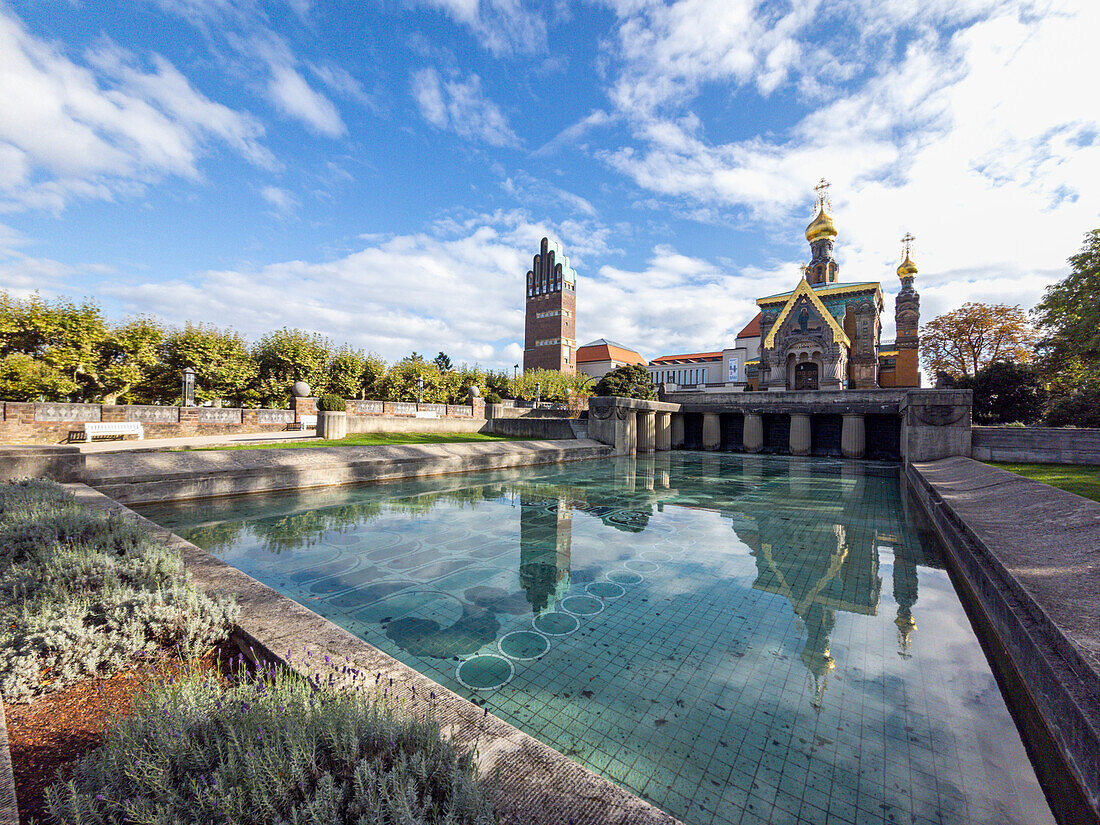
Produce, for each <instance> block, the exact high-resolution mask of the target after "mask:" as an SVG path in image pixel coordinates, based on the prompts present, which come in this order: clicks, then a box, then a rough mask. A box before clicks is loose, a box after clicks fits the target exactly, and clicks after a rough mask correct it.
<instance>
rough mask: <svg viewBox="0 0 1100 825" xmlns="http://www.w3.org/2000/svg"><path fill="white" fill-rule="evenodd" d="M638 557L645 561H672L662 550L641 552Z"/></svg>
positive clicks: (670, 556)
mask: <svg viewBox="0 0 1100 825" xmlns="http://www.w3.org/2000/svg"><path fill="white" fill-rule="evenodd" d="M639 555H640V556H641V557H642V558H643V559H645V560H646V561H672V555H671V554H670V553H667V552H666V551H664V550H643V551H642V552H641V553H640V554H639Z"/></svg>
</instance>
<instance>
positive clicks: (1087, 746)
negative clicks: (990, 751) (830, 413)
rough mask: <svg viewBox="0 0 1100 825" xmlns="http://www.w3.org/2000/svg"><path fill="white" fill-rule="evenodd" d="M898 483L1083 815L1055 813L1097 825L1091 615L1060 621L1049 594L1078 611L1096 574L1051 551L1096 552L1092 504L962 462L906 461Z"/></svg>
mask: <svg viewBox="0 0 1100 825" xmlns="http://www.w3.org/2000/svg"><path fill="white" fill-rule="evenodd" d="M905 477H906V481H907V486H908V488H909V491H910V492H911V493H912V494H913V496H914V498H915V499H916V501H917V503H918V504H919V505H920V507H921V509H922V510H923V513H924V515H925V516H926V517H927V520H928V522H929V523H930V525H931V526H932V529H933V531H934V532H935V534H936V535H937V537H938V538H939V540H940V542H941V544H942V545H943V547H944V549H945V550H946V552H947V554H948V558H949V561H950V566H951V567H952V569H953V572H954V573H956V574H957V578H958V579H959V580H960V584H962V586H964V587H965V588H966V589H967V591H968V595H969V596H970V600H971V603H972V606H973V607H974V608H975V609H976V610H977V611H978V613H979V614H980V615H981V617H982V619H984V622H985V624H986V626H987V629H988V630H989V631H991V632H992V634H993V635H994V636H995V638H996V640H997V642H998V644H999V646H1000V647H1001V648H1002V649H1003V651H1004V652H1005V654H1006V655H1007V658H1008V665H1009V667H1011V668H1012V669H1013V670H1014V671H1015V675H1016V676H1018V678H1019V681H1020V683H1021V685H1022V687H1023V688H1024V689H1025V690H1026V692H1027V699H1028V700H1029V704H1030V706H1031V707H1032V708H1033V709H1034V710H1035V711H1036V712H1037V713H1038V715H1039V717H1040V720H1041V725H1042V727H1043V728H1045V732H1046V734H1047V735H1048V736H1049V739H1050V741H1051V743H1052V745H1053V747H1054V748H1055V749H1056V750H1057V754H1056V758H1058V759H1060V761H1061V762H1062V763H1063V765H1064V767H1065V769H1066V770H1067V771H1068V773H1069V775H1070V777H1071V778H1072V783H1073V785H1075V786H1076V787H1075V790H1076V791H1077V792H1078V793H1079V794H1080V795H1081V800H1080V804H1079V805H1077V806H1074V807H1077V808H1081V807H1085V808H1087V809H1088V810H1087V811H1081V810H1078V811H1077V815H1075V814H1073V813H1067V812H1066V810H1065V809H1063V814H1065V815H1067V816H1069V818H1070V820H1069V821H1078V816H1080V815H1084V816H1087V817H1089V818H1090V820H1091V821H1092V822H1100V668H1098V664H1100V658H1098V656H1097V654H1098V650H1097V648H1096V642H1097V639H1096V637H1095V635H1093V633H1092V632H1091V631H1092V630H1093V629H1094V626H1095V622H1096V620H1097V618H1100V610H1096V609H1095V608H1094V612H1093V614H1092V615H1091V616H1090V617H1089V618H1090V619H1091V621H1085V622H1080V623H1079V622H1074V621H1067V617H1066V613H1065V612H1064V607H1065V605H1064V604H1059V603H1058V596H1057V595H1056V594H1057V590H1058V586H1059V585H1061V586H1062V587H1064V588H1066V590H1067V591H1068V592H1066V593H1065V594H1064V595H1063V598H1068V599H1070V600H1071V603H1072V604H1074V605H1077V606H1079V607H1083V606H1084V605H1085V604H1087V602H1086V601H1082V600H1079V599H1073V595H1074V591H1075V590H1077V589H1083V590H1085V591H1086V592H1087V590H1088V588H1089V586H1090V580H1091V582H1092V583H1094V582H1095V580H1096V577H1097V576H1098V575H1100V567H1098V566H1097V565H1095V564H1093V566H1092V569H1091V570H1089V569H1087V567H1088V565H1087V562H1086V563H1085V565H1084V567H1085V569H1082V564H1081V559H1080V558H1072V557H1069V556H1070V552H1069V551H1067V552H1066V553H1065V554H1064V555H1063V554H1059V553H1058V551H1057V549H1056V548H1057V547H1058V546H1059V543H1060V542H1061V544H1062V546H1063V547H1064V546H1065V541H1064V540H1065V539H1067V538H1072V539H1083V545H1084V547H1085V554H1086V556H1087V554H1088V552H1089V547H1090V545H1089V541H1090V540H1091V542H1092V543H1093V544H1092V545H1091V546H1092V548H1093V549H1092V552H1093V553H1094V554H1095V553H1096V552H1097V548H1100V504H1097V503H1096V502H1092V501H1089V500H1087V499H1082V498H1081V497H1079V496H1074V495H1073V494H1072V493H1066V492H1065V491H1062V490H1058V489H1056V488H1053V487H1050V486H1048V485H1045V484H1041V483H1039V482H1035V481H1031V480H1030V479H1026V478H1023V477H1021V476H1018V475H1015V474H1013V473H1009V472H1007V471H1005V470H1001V469H999V468H996V467H990V466H988V465H985V464H982V463H981V462H977V461H973V460H971V459H968V458H947V459H941V460H939V461H934V462H921V463H916V464H913V463H907V464H906V466H905ZM975 508H980V510H979V509H975ZM1021 524H1027V525H1028V528H1029V529H1028V531H1027V532H1026V533H1024V532H1022V531H1020V529H1019V525H1021ZM998 527H999V528H1000V530H999V531H998ZM1006 530H1007V531H1009V532H1008V533H1006V532H1005V531H1006ZM1013 534H1014V535H1015V536H1016V537H1017V538H1016V541H1015V542H1014V541H1013V540H1012V538H1011V537H1009V536H1012V535H1013ZM1075 551H1076V552H1080V551H1079V550H1076V548H1075ZM1093 592H1094V593H1095V592H1096V591H1093ZM1085 612H1086V613H1087V612H1088V611H1085ZM1090 625H1092V627H1090ZM1062 801H1063V802H1064V803H1065V804H1066V805H1067V806H1069V805H1070V804H1071V801H1070V800H1062ZM1052 804H1053V802H1052ZM1060 821H1062V820H1061V819H1060ZM1080 821H1085V820H1084V819H1082V820H1080Z"/></svg>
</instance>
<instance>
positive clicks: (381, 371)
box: [359, 352, 387, 400]
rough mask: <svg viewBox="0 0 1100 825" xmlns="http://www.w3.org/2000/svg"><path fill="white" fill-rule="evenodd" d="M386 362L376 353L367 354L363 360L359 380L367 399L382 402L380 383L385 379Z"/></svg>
mask: <svg viewBox="0 0 1100 825" xmlns="http://www.w3.org/2000/svg"><path fill="white" fill-rule="evenodd" d="M386 369H387V366H386V361H385V359H384V358H383V357H382V356H381V355H378V354H376V353H373V352H368V353H367V354H366V356H364V358H363V375H362V377H361V378H360V379H359V380H360V382H361V383H362V385H363V394H364V395H365V396H366V397H367V398H372V399H375V400H382V382H383V381H384V380H385V378H386Z"/></svg>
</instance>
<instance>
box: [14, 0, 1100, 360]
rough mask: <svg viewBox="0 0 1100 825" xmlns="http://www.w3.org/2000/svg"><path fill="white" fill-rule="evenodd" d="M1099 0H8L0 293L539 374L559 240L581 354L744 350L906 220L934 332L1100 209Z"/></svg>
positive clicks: (1039, 259) (870, 275)
mask: <svg viewBox="0 0 1100 825" xmlns="http://www.w3.org/2000/svg"><path fill="white" fill-rule="evenodd" d="M1098 40H1100V3H1098V2H1096V0H1050V1H1049V2H1048V1H1047V0H830V1H829V2H828V3H824V2H817V0H802V1H801V2H794V3H789V2H753V0H668V2H654V1H653V0H590V1H589V2H571V0H547V2H534V0H366V2H360V3H343V2H320V0H272V2H259V1H258V0H118V2H112V3H102V2H93V0H26V1H25V2H9V0H0V289H5V290H7V291H9V292H11V293H13V294H18V295H26V294H30V293H32V292H34V291H35V290H37V291H39V292H40V293H41V294H42V295H43V296H47V297H51V298H52V297H56V296H67V297H69V298H73V299H82V298H86V297H88V298H93V299H95V300H96V301H97V302H99V303H100V304H101V306H102V307H103V308H104V311H105V312H106V313H107V314H108V316H109V317H111V318H115V319H119V320H121V319H123V318H126V317H128V316H133V315H138V314H148V315H153V316H155V317H157V318H160V319H162V320H163V321H164V322H166V323H169V324H173V325H174V324H182V323H184V322H185V321H193V322H204V323H213V324H216V325H218V326H221V327H233V328H234V329H236V330H238V331H240V332H241V333H243V334H244V335H246V336H247V337H249V338H250V339H255V338H257V337H259V336H260V335H262V334H264V333H265V332H268V331H270V330H273V329H278V328H280V327H284V326H288V327H297V328H300V329H305V330H308V331H312V332H318V333H321V334H323V335H325V336H327V337H328V338H329V339H330V340H332V341H333V342H334V343H335V344H337V345H339V344H343V343H345V342H346V343H350V344H352V345H353V346H356V347H359V348H362V349H365V350H369V351H373V352H376V353H379V354H381V355H382V356H383V357H385V358H386V359H387V360H390V361H393V360H396V359H398V358H400V357H402V356H404V355H406V354H408V353H409V352H411V351H414V350H415V351H418V352H420V353H423V354H426V355H428V356H432V355H434V354H435V353H436V352H438V351H445V352H447V353H448V354H449V355H450V356H451V358H452V360H454V361H455V362H456V363H461V362H468V363H470V364H473V363H478V364H481V365H482V366H486V367H490V368H497V369H499V368H504V369H509V368H510V367H511V365H512V364H514V363H517V362H521V361H522V346H523V299H524V276H525V273H526V271H527V269H528V268H529V267H530V265H531V258H532V256H533V255H534V254H535V252H537V250H538V244H539V240H540V239H541V238H542V237H543V236H544V235H548V236H550V237H553V238H556V239H557V240H559V241H560V242H561V243H562V244H563V245H564V247H565V249H566V252H567V254H568V255H569V257H570V262H571V263H572V265H573V267H574V268H575V269H576V270H577V272H578V282H577V330H578V331H577V335H578V343H581V344H583V343H585V342H587V341H589V340H592V339H596V338H600V337H606V338H609V339H611V340H615V341H619V342H621V343H623V344H626V345H627V346H630V347H632V348H634V349H637V350H638V351H639V352H641V354H642V355H643V356H645V357H647V358H654V357H657V356H660V355H665V354H672V353H677V352H695V351H710V350H718V349H722V348H723V347H725V346H731V345H732V342H733V339H734V337H735V336H736V334H737V332H738V331H740V329H741V328H742V327H743V326H744V325H745V324H746V323H748V321H749V320H751V318H752V317H753V316H754V315H755V313H756V307H755V304H754V300H755V299H756V298H757V297H760V296H765V295H771V294H774V293H777V292H781V291H785V290H788V289H792V288H793V287H794V286H795V284H796V283H797V281H798V278H799V265H800V263H802V262H804V261H807V260H808V259H809V256H810V253H809V247H808V244H807V243H806V241H805V238H804V234H803V233H804V231H805V227H806V224H807V223H808V222H809V220H810V219H811V218H812V217H813V208H814V205H815V196H814V190H813V187H814V185H815V184H816V183H817V181H818V180H819V179H821V178H825V179H827V180H828V181H829V182H830V183H831V189H830V195H831V199H832V204H833V215H834V218H835V220H836V224H837V228H838V232H839V235H838V237H837V239H836V254H837V258H838V261H839V262H840V266H841V270H840V277H841V280H842V281H846V282H853V281H855V282H862V281H876V280H877V281H881V282H882V286H883V291H884V294H885V300H886V312H885V313H884V315H885V316H887V317H886V318H885V319H884V320H885V323H884V329H883V340H884V342H885V341H890V340H892V338H893V335H894V327H893V302H894V296H895V295H896V293H897V291H898V289H899V283H898V280H897V276H896V275H895V269H896V267H897V264H898V262H899V260H900V255H901V244H900V242H899V239H900V238H901V237H902V236H903V235H904V234H905V233H906V232H911V233H912V234H913V235H915V236H916V239H917V240H916V242H915V245H914V249H913V257H914V260H915V261H916V262H917V264H918V266H919V267H920V274H919V275H918V276H917V281H916V287H917V289H918V290H919V291H920V293H921V312H922V319H923V320H925V321H927V320H928V319H930V318H932V317H933V316H935V315H936V314H939V313H941V312H944V311H947V310H949V309H953V308H955V307H957V306H958V305H959V304H961V303H963V302H964V301H968V300H979V301H986V302H994V303H1007V304H1018V305H1021V306H1022V307H1024V308H1025V309H1027V308H1030V307H1031V306H1033V305H1034V303H1035V302H1036V301H1037V300H1038V299H1039V297H1040V296H1041V295H1042V292H1043V289H1044V287H1045V286H1046V285H1048V284H1050V283H1052V282H1054V281H1056V280H1058V279H1059V278H1061V277H1064V275H1065V273H1066V272H1067V267H1066V263H1065V260H1066V258H1068V257H1069V256H1070V255H1072V254H1074V253H1075V252H1076V251H1077V250H1078V249H1079V248H1080V246H1081V244H1082V240H1083V237H1084V234H1085V233H1086V232H1088V231H1090V230H1092V229H1094V228H1097V227H1100V186H1097V181H1100V96H1097V95H1096V93H1095V88H1094V87H1095V74H1096V43H1097V42H1098Z"/></svg>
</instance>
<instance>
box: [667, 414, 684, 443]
mask: <svg viewBox="0 0 1100 825" xmlns="http://www.w3.org/2000/svg"><path fill="white" fill-rule="evenodd" d="M669 429H670V430H671V433H670V434H669V442H670V445H671V446H672V449H674V450H682V449H683V448H684V414H683V413H673V414H672V422H671V423H670V424H669Z"/></svg>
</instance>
